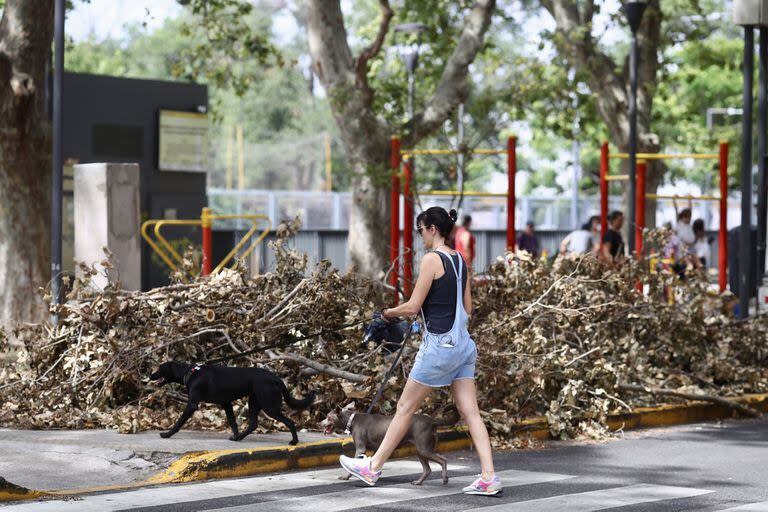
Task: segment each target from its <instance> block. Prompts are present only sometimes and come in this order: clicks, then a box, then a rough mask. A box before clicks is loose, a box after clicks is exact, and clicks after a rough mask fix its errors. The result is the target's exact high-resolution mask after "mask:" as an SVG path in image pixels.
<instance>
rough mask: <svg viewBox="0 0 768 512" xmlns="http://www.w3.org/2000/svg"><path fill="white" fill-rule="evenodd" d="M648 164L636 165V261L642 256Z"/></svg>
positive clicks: (640, 162)
mask: <svg viewBox="0 0 768 512" xmlns="http://www.w3.org/2000/svg"><path fill="white" fill-rule="evenodd" d="M647 169H648V164H646V162H645V160H640V161H639V162H638V163H637V188H636V189H635V195H636V197H635V222H636V223H637V226H636V228H635V251H636V252H635V254H636V255H637V259H640V258H641V257H642V255H643V230H644V229H645V172H646V171H647Z"/></svg>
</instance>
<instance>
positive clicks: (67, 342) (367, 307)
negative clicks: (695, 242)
mask: <svg viewBox="0 0 768 512" xmlns="http://www.w3.org/2000/svg"><path fill="white" fill-rule="evenodd" d="M296 229H298V224H297V223H296V222H292V223H285V224H283V225H281V226H280V233H279V234H280V238H279V239H278V241H277V242H275V243H274V244H273V249H274V251H275V254H276V258H277V263H276V266H275V269H274V270H273V271H271V272H268V273H266V274H263V275H261V276H258V277H256V278H253V279H249V278H246V277H245V273H244V272H242V271H240V270H239V269H235V270H229V271H225V272H223V273H221V274H220V275H217V276H214V277H211V278H208V279H203V278H200V277H194V276H195V275H196V274H197V269H198V266H199V260H198V259H196V258H195V257H194V256H192V255H188V256H187V259H186V262H185V263H186V264H185V267H184V269H182V271H181V272H180V273H179V274H178V275H176V276H175V279H176V283H175V284H173V285H170V286H167V287H165V288H159V289H155V290H150V291H148V292H125V291H122V290H120V289H118V288H117V287H109V288H107V289H105V290H103V291H94V290H92V289H90V288H89V287H88V286H86V282H87V280H86V279H85V278H83V279H81V280H78V281H77V282H75V283H74V288H73V291H72V293H70V296H69V299H70V300H69V301H68V302H67V303H66V304H65V305H62V306H61V307H60V308H59V311H58V313H59V319H60V320H59V324H58V327H57V328H56V329H55V330H54V329H52V328H51V326H50V325H49V324H36V325H26V326H22V327H21V328H19V329H17V330H16V332H15V335H16V336H17V337H18V338H19V339H20V340H21V341H22V342H23V348H22V349H21V350H20V351H19V356H18V360H17V361H16V362H15V363H12V364H10V363H4V366H0V382H2V383H3V384H0V389H1V390H2V395H0V396H1V397H2V398H0V424H2V425H4V426H13V427H20V428H52V427H60V428H95V427H115V428H118V429H119V430H121V431H123V432H136V431H140V430H146V429H152V428H167V427H169V426H170V424H171V423H172V422H173V421H174V420H175V419H176V418H177V417H178V414H179V413H180V410H181V408H182V407H183V404H184V403H185V396H184V395H183V389H176V388H172V387H166V388H161V389H157V388H156V387H154V386H153V385H152V383H150V382H149V380H148V376H149V374H150V373H151V372H152V371H153V370H154V369H155V368H156V367H157V366H158V365H159V364H160V363H161V362H163V361H165V360H169V359H175V360H180V361H187V362H197V361H204V360H206V359H209V358H215V357H219V356H225V355H233V354H235V353H237V352H240V351H244V350H249V349H252V348H256V347H262V346H266V345H270V344H273V343H275V342H278V341H280V342H285V345H286V346H285V347H283V348H280V349H276V350H274V351H273V352H272V353H271V355H270V354H269V353H266V352H264V353H259V354H257V355H254V356H249V357H246V358H241V359H238V360H236V361H233V362H232V364H233V365H237V366H249V365H262V366H265V367H268V368H269V369H271V370H272V371H274V372H276V373H277V374H279V375H280V376H281V377H282V378H283V379H285V381H286V383H287V384H288V387H289V389H291V390H292V393H293V394H294V395H301V394H303V393H304V392H306V391H307V390H308V389H310V388H311V389H314V390H316V391H317V392H318V394H319V397H318V399H317V402H316V405H315V406H314V407H313V408H312V409H311V410H310V411H306V412H304V413H301V416H302V418H301V424H302V425H303V426H305V427H308V428H312V427H315V426H316V425H317V423H318V422H319V421H320V420H321V419H322V418H323V417H324V416H325V413H326V412H327V411H328V409H329V408H330V407H333V406H335V405H344V404H345V403H346V402H348V401H349V400H350V399H353V398H356V399H358V400H359V402H360V404H361V405H367V404H368V402H369V400H370V399H371V398H372V397H373V394H374V392H375V389H376V387H377V386H378V384H379V380H380V379H381V378H382V377H383V374H384V372H385V371H386V369H387V368H388V367H389V364H390V361H391V357H392V356H391V355H386V354H383V353H382V352H381V351H380V350H379V349H378V348H376V347H365V346H361V343H360V340H361V337H362V335H361V334H362V326H361V325H359V324H358V325H356V326H352V327H349V328H346V329H340V328H341V327H343V326H345V325H348V324H351V323H355V322H358V321H361V320H364V319H366V318H370V316H371V314H372V312H373V311H375V310H376V309H377V308H379V307H381V306H382V305H384V300H385V297H386V296H387V295H388V292H386V291H385V290H384V289H383V288H382V286H381V285H380V283H378V282H376V281H373V280H370V279H366V278H364V277H361V276H360V275H359V274H356V273H355V272H353V271H350V272H347V273H345V274H342V273H340V272H339V271H338V270H336V269H333V268H331V267H330V265H329V264H328V263H327V262H323V263H320V264H318V265H317V267H316V268H314V269H311V270H307V268H306V266H307V259H306V255H304V254H300V253H298V252H296V251H294V250H292V249H291V248H290V246H289V239H290V236H291V235H292V234H293V233H295V231H296ZM83 270H84V271H85V272H86V273H88V272H92V271H90V270H88V269H83ZM190 276H192V277H190ZM86 277H87V276H86ZM486 277H487V280H486V285H485V286H482V287H479V288H476V289H475V291H474V299H475V311H474V313H473V317H472V323H471V328H470V332H471V334H472V336H473V338H474V340H475V342H476V343H477V345H478V348H479V353H480V357H479V360H478V366H477V383H478V393H479V403H480V407H481V409H482V410H483V411H484V419H485V421H486V424H487V425H488V426H489V428H490V430H491V433H492V435H493V437H494V444H495V446H497V447H510V446H517V445H521V443H522V444H527V443H528V441H521V440H519V439H518V440H513V439H512V438H511V434H512V433H514V432H517V431H519V430H520V428H521V421H522V419H523V418H526V417H530V416H546V419H547V421H548V423H549V427H550V430H551V432H552V433H553V434H554V435H556V436H559V437H562V438H567V437H572V436H575V435H582V436H587V437H593V438H599V437H601V436H603V435H604V434H605V431H606V430H605V419H606V416H607V415H608V414H610V413H611V412H614V411H619V410H626V409H628V408H632V407H636V406H640V405H648V404H650V403H653V402H658V401H659V400H658V399H654V398H652V397H651V396H649V395H639V394H634V393H622V392H620V391H619V390H617V388H616V386H617V384H618V383H625V384H640V385H652V386H656V387H664V388H672V389H679V390H684V391H697V392H704V393H709V394H716V395H729V394H738V393H745V392H765V391H768V375H766V371H765V370H764V368H765V366H766V363H767V362H768V361H767V360H766V359H767V358H768V354H766V349H765V348H764V340H765V332H766V328H767V327H768V318H766V316H760V317H757V318H753V319H751V320H749V321H747V322H738V321H735V320H733V319H732V318H731V317H730V316H729V315H727V314H724V313H723V312H724V311H725V310H726V308H725V307H724V304H723V298H721V297H718V296H717V295H716V294H713V293H712V292H711V291H709V286H708V283H707V281H706V278H705V276H703V275H700V274H693V275H691V276H690V278H689V279H688V281H687V282H686V283H681V282H680V281H679V280H678V279H677V278H676V277H675V276H673V275H670V274H667V273H651V272H649V265H648V261H646V260H643V261H639V262H635V261H629V262H627V263H626V264H625V265H623V266H622V267H620V268H617V269H609V268H607V267H606V266H605V265H603V264H602V263H600V262H598V261H595V260H594V259H592V258H589V257H587V258H582V259H579V260H568V259H559V260H557V261H556V262H555V263H554V265H549V264H547V263H543V262H540V261H534V260H531V259H528V258H525V257H524V256H519V257H518V256H514V257H513V256H512V255H508V257H507V258H506V259H504V260H503V261H499V262H498V263H496V264H494V265H493V266H492V267H491V268H490V269H489V271H488V273H487V276H486ZM636 283H644V284H646V285H647V287H648V290H649V292H648V293H647V294H645V295H644V294H642V293H639V292H638V290H637V287H636ZM670 286H673V287H674V289H675V292H676V296H677V299H676V301H675V303H674V304H668V302H667V299H666V296H665V289H666V288H668V287H670ZM339 329H340V330H339ZM324 330H325V331H328V330H337V331H336V332H335V333H325V334H323V335H322V336H318V337H314V338H312V339H308V340H306V341H300V342H296V343H292V344H290V342H291V341H292V340H293V339H294V338H297V337H303V336H306V335H309V334H312V333H317V332H320V331H324ZM0 343H2V337H0ZM418 343H419V340H416V339H412V340H411V342H410V344H409V347H408V348H407V349H406V352H405V355H404V357H403V360H404V363H403V364H402V365H401V367H400V368H399V369H398V371H397V372H395V377H393V378H392V379H390V383H389V384H388V386H387V388H386V391H385V393H384V396H383V398H382V400H381V402H380V404H379V405H378V408H379V410H381V411H382V412H383V413H391V412H392V411H393V410H394V407H395V404H396V401H397V397H398V394H399V392H400V391H401V389H402V385H403V384H404V382H405V377H406V376H407V374H408V371H409V369H410V365H411V363H412V360H413V354H414V352H415V351H416V350H417V349H418ZM6 348H8V347H6ZM285 352H289V353H290V354H294V355H298V356H302V357H304V358H308V359H310V360H312V361H315V362H318V363H321V364H323V365H328V366H329V367H331V368H332V369H334V370H339V371H344V372H349V373H352V374H355V375H358V376H364V377H367V380H366V381H365V382H364V383H362V384H359V383H357V384H356V383H351V382H349V381H345V380H343V379H340V378H338V377H336V376H332V375H328V374H326V373H321V372H319V371H318V370H317V369H313V368H309V367H307V366H306V365H303V364H300V363H298V362H295V361H290V360H285V359H276V358H275V356H278V357H279V356H281V355H285ZM0 364H2V363H0ZM666 400H669V399H666ZM447 401H448V394H447V391H445V390H442V391H440V392H437V393H433V395H432V396H431V397H430V400H429V403H428V404H427V406H426V409H427V410H428V411H430V412H433V411H435V410H439V409H440V408H441V407H443V406H445V405H446V403H447ZM242 407H243V405H242V404H240V407H239V409H238V408H236V412H237V411H238V410H242ZM188 425H189V426H194V427H198V428H210V429H225V428H226V422H225V419H224V416H223V413H222V412H221V411H220V410H219V409H218V408H217V407H216V406H209V407H204V408H201V410H200V412H198V413H197V414H196V415H195V416H194V417H193V420H191V421H190V423H188ZM263 428H264V429H270V428H272V425H270V424H265V425H264V427H263ZM278 428H281V427H278ZM262 431H263V430H262Z"/></svg>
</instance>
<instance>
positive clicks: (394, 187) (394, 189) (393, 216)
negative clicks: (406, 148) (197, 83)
mask: <svg viewBox="0 0 768 512" xmlns="http://www.w3.org/2000/svg"><path fill="white" fill-rule="evenodd" d="M390 150H391V153H392V154H391V164H392V183H391V188H390V223H389V263H390V265H393V268H392V272H391V273H390V274H389V284H391V285H392V286H394V287H395V292H394V293H395V305H397V303H398V300H399V297H398V295H397V282H398V264H397V257H398V254H399V252H400V176H399V174H400V138H399V137H397V136H393V137H392V142H391V148H390Z"/></svg>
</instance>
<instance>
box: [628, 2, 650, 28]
mask: <svg viewBox="0 0 768 512" xmlns="http://www.w3.org/2000/svg"><path fill="white" fill-rule="evenodd" d="M647 6H648V4H647V3H646V2H626V3H625V4H624V15H625V16H626V17H627V23H629V28H630V29H631V30H632V34H637V29H639V28H640V22H641V21H642V20H643V13H644V12H645V8H646V7H647Z"/></svg>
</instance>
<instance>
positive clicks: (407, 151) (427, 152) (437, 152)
mask: <svg viewBox="0 0 768 512" xmlns="http://www.w3.org/2000/svg"><path fill="white" fill-rule="evenodd" d="M467 153H470V154H473V155H506V154H507V150H506V149H483V148H479V149H473V150H471V151H467ZM400 154H401V155H403V156H404V157H409V156H413V155H461V154H464V151H459V150H458V149H402V150H400Z"/></svg>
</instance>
